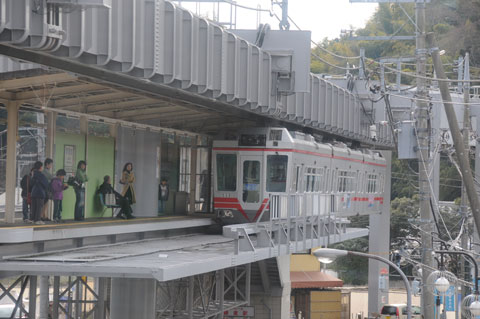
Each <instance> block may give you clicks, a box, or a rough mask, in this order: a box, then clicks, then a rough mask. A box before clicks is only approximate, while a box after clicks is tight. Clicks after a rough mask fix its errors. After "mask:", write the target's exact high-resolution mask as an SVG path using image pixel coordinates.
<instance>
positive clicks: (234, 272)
mask: <svg viewBox="0 0 480 319" xmlns="http://www.w3.org/2000/svg"><path fill="white" fill-rule="evenodd" d="M250 279H251V264H246V265H243V266H238V267H233V268H228V269H222V270H218V271H215V272H211V273H207V274H202V275H197V276H191V277H187V278H182V279H178V280H172V281H167V282H157V296H158V297H157V309H156V312H157V316H156V318H157V319H167V318H178V319H192V318H216V317H217V316H219V315H222V314H223V313H224V311H227V310H229V309H233V308H236V307H240V306H242V305H246V304H248V303H249V301H250Z"/></svg>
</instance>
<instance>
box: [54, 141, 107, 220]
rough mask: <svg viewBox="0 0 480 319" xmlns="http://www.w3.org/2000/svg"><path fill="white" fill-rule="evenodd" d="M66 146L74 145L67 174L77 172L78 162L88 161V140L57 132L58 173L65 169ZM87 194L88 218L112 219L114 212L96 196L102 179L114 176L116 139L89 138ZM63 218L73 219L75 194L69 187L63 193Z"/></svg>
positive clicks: (86, 210)
mask: <svg viewBox="0 0 480 319" xmlns="http://www.w3.org/2000/svg"><path fill="white" fill-rule="evenodd" d="M65 145H67V146H74V148H75V155H74V157H73V163H74V165H73V169H68V168H67V169H66V170H67V174H68V173H73V174H74V172H75V171H76V168H77V163H78V161H80V160H85V137H84V136H83V135H78V134H68V133H61V132H57V133H56V136H55V158H54V170H55V172H56V171H57V170H58V169H60V168H64V166H65V162H64V160H65ZM87 147H88V152H87V153H88V158H87V159H86V161H87V175H88V180H89V181H88V183H87V192H86V194H85V218H91V217H102V216H104V217H111V216H112V215H111V214H112V211H111V210H110V209H109V210H105V209H104V208H103V207H102V205H101V204H100V201H99V199H98V197H97V196H96V195H95V192H96V191H97V189H98V187H99V186H100V184H102V183H103V176H105V175H110V176H114V156H115V140H114V139H113V138H105V137H96V136H89V137H88V146H87ZM63 195H64V198H63V212H62V219H73V217H74V208H75V192H74V190H73V188H72V187H69V188H68V189H67V190H66V191H65V192H64V193H63Z"/></svg>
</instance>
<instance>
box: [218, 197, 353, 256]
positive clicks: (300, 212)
mask: <svg viewBox="0 0 480 319" xmlns="http://www.w3.org/2000/svg"><path fill="white" fill-rule="evenodd" d="M315 195H316V194H315V193H314V194H284V193H281V194H271V195H270V198H269V200H268V202H267V204H266V205H265V208H264V210H263V211H262V213H261V215H260V217H259V218H258V220H257V222H255V223H248V224H237V225H228V226H224V227H223V235H224V236H225V237H228V238H232V239H235V241H236V245H235V254H238V253H240V252H242V251H253V252H254V251H256V250H257V249H259V248H270V249H272V250H273V249H280V248H281V247H285V248H286V249H287V252H289V253H295V252H300V251H305V250H307V249H310V248H311V247H315V246H320V245H322V244H324V243H325V240H326V242H327V243H328V242H329V240H330V238H332V236H340V235H341V234H343V233H345V232H346V225H347V224H348V223H349V221H348V220H347V219H345V218H338V217H336V216H335V215H334V214H332V213H328V212H326V211H324V210H322V209H321V206H320V204H321V199H320V197H319V196H315ZM265 214H268V216H269V217H268V221H260V220H262V219H264V218H263V216H264V215H265ZM276 253H278V251H277V252H274V251H272V256H273V255H276Z"/></svg>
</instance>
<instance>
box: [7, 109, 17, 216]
mask: <svg viewBox="0 0 480 319" xmlns="http://www.w3.org/2000/svg"><path fill="white" fill-rule="evenodd" d="M19 107H20V103H19V102H17V101H9V102H8V103H7V112H8V114H7V163H6V164H7V165H6V171H7V176H6V183H5V184H6V185H5V186H6V187H5V188H6V189H5V191H6V194H5V195H6V196H5V197H6V198H5V222H6V223H9V224H13V223H14V222H15V186H16V185H17V176H16V175H17V174H16V173H17V135H18V109H19Z"/></svg>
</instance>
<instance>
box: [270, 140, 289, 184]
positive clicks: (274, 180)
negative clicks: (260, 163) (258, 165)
mask: <svg viewBox="0 0 480 319" xmlns="http://www.w3.org/2000/svg"><path fill="white" fill-rule="evenodd" d="M280 132H281V131H280ZM287 167H288V156H286V155H268V156H267V192H285V191H286V189H287Z"/></svg>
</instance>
